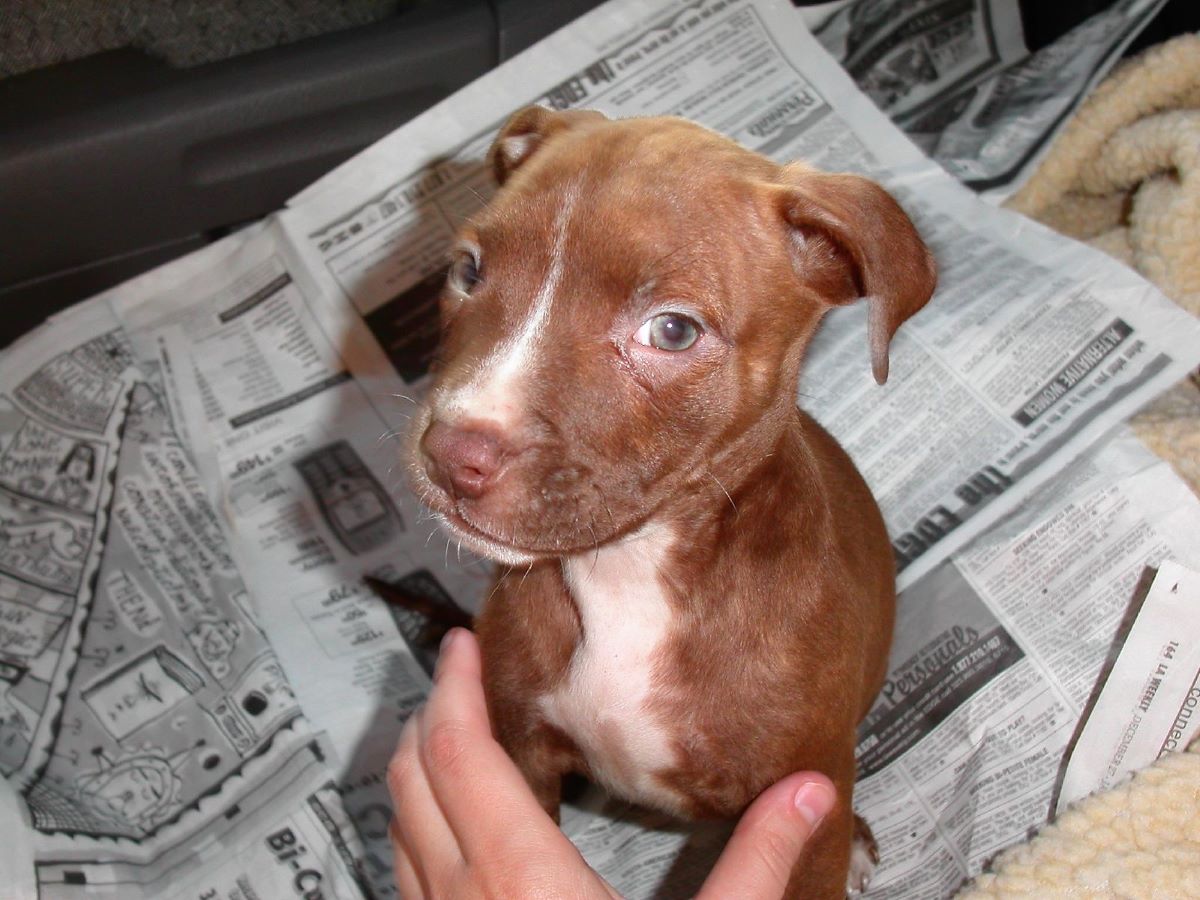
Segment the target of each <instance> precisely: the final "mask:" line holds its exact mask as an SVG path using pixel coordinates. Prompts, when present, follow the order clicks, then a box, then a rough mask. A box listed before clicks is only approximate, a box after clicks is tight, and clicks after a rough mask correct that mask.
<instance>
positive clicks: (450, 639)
mask: <svg viewBox="0 0 1200 900" xmlns="http://www.w3.org/2000/svg"><path fill="white" fill-rule="evenodd" d="M458 631H459V629H457V628H451V629H450V630H449V631H447V632H446V633H445V634H444V635H443V636H442V644H441V646H440V647H438V658H437V662H435V663H434V664H433V680H434V681H437V680H438V675H440V674H441V672H442V660H443V659H445V658H446V651H447V650H449V649H450V645H451V644H453V643H454V638H455V635H456V634H457V632H458Z"/></svg>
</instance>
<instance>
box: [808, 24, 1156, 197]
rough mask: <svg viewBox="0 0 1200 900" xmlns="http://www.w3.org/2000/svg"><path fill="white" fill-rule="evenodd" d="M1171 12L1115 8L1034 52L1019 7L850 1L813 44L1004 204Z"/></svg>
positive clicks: (939, 155)
mask: <svg viewBox="0 0 1200 900" xmlns="http://www.w3.org/2000/svg"><path fill="white" fill-rule="evenodd" d="M1164 3H1165V0H1117V2H1115V3H1112V4H1110V5H1109V6H1108V7H1107V8H1106V9H1102V10H1100V11H1099V12H1096V13H1094V14H1093V15H1092V16H1090V17H1089V18H1088V19H1086V20H1085V21H1083V22H1081V23H1080V24H1079V25H1077V26H1076V27H1075V28H1073V29H1071V30H1070V31H1069V32H1067V33H1066V34H1064V35H1062V36H1060V37H1059V38H1058V39H1057V40H1055V41H1054V42H1053V43H1051V44H1049V45H1047V46H1045V47H1042V48H1041V49H1039V50H1038V51H1037V52H1035V53H1032V54H1031V53H1029V52H1028V51H1027V50H1026V48H1025V44H1024V42H1023V40H1022V37H1021V21H1020V12H1019V9H1018V5H1017V3H1016V2H1015V0H997V2H989V0H972V2H968V3H962V2H958V0H932V2H931V0H925V2H918V3H913V2H911V0H854V2H852V3H849V4H848V5H846V6H844V7H842V8H841V9H838V10H837V11H836V12H835V13H834V14H833V15H832V16H830V17H828V19H827V20H826V21H824V22H823V23H821V24H820V25H819V26H818V27H817V28H816V30H815V34H816V36H817V39H818V40H820V42H821V44H822V45H823V46H824V47H825V49H827V50H829V51H830V53H831V54H832V55H833V56H834V57H835V58H836V59H838V60H839V61H840V62H841V63H842V65H844V66H845V67H846V68H847V69H848V70H849V72H850V73H851V75H852V76H853V78H854V80H855V81H856V82H857V83H858V85H859V87H860V88H862V89H863V91H864V92H865V93H866V94H867V95H868V96H869V97H870V98H871V99H872V100H873V101H875V103H876V104H877V105H878V106H879V108H880V109H881V110H883V111H884V112H885V113H887V114H888V115H889V116H890V117H891V118H892V119H893V121H895V122H896V124H897V125H899V126H900V127H901V128H902V129H904V131H905V133H906V134H908V136H909V137H910V138H912V139H913V141H915V142H916V143H917V145H918V146H919V147H920V148H921V149H922V150H924V151H925V152H926V153H928V154H929V155H930V156H931V157H933V159H935V160H936V161H937V162H938V163H940V164H941V165H942V166H943V167H945V169H946V170H947V171H948V172H950V174H952V175H954V176H955V177H957V178H958V179H960V180H961V181H963V182H964V183H965V184H967V185H968V186H970V187H971V188H972V189H974V190H976V191H978V192H980V193H981V194H982V195H983V196H984V197H986V198H988V199H989V200H991V201H994V202H1000V201H1002V200H1003V199H1005V198H1006V197H1008V196H1009V195H1010V194H1011V193H1013V192H1014V191H1015V190H1016V189H1017V188H1018V187H1020V186H1021V184H1022V183H1023V182H1024V181H1025V180H1026V179H1027V178H1028V177H1029V175H1030V174H1031V173H1032V171H1033V169H1034V168H1035V167H1036V166H1037V163H1038V162H1039V161H1040V160H1041V157H1042V155H1043V154H1044V152H1045V150H1046V149H1047V148H1048V147H1049V144H1050V141H1051V139H1052V138H1053V137H1054V135H1055V134H1057V132H1058V130H1059V129H1060V127H1061V126H1062V125H1063V123H1064V122H1065V121H1066V120H1067V118H1068V117H1069V116H1070V114H1071V113H1072V112H1073V111H1074V109H1075V108H1076V107H1077V106H1078V104H1079V102H1080V101H1081V100H1082V99H1083V97H1084V96H1086V94H1087V93H1088V91H1090V90H1091V89H1092V87H1094V86H1095V85H1096V84H1098V83H1099V82H1100V80H1101V79H1102V78H1103V77H1104V76H1105V75H1106V74H1107V73H1108V71H1109V70H1110V69H1111V68H1112V67H1113V65H1115V64H1116V62H1117V61H1118V60H1119V59H1120V57H1121V54H1122V53H1124V52H1125V48H1126V47H1128V46H1129V44H1130V42H1131V41H1133V39H1134V38H1135V37H1137V35H1138V34H1139V33H1140V32H1141V31H1142V29H1143V28H1145V27H1146V25H1147V24H1149V22H1150V20H1151V19H1153V18H1154V16H1155V15H1157V14H1158V12H1159V11H1160V10H1161V9H1162V7H1163V5H1164Z"/></svg>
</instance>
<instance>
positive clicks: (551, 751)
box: [475, 562, 585, 822]
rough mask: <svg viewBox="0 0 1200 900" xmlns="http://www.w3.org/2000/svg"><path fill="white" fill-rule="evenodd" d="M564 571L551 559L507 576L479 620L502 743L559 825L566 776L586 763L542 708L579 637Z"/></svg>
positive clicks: (490, 709) (490, 704)
mask: <svg viewBox="0 0 1200 900" xmlns="http://www.w3.org/2000/svg"><path fill="white" fill-rule="evenodd" d="M559 571H560V569H559V566H558V563H557V562H549V563H539V564H536V565H534V566H533V567H532V568H531V569H529V570H528V571H524V570H521V571H518V572H516V573H513V572H507V573H505V574H503V575H501V576H500V578H499V579H498V581H497V584H496V588H495V590H494V591H493V592H492V595H491V597H490V598H489V599H488V601H487V603H486V604H485V605H484V608H483V610H482V611H481V612H480V614H479V616H478V617H477V618H476V620H475V631H476V634H477V635H478V637H479V646H480V650H481V652H482V654H483V688H484V692H485V694H486V695H487V703H488V712H489V714H490V715H491V718H492V730H493V731H494V732H495V735H496V740H498V741H499V742H500V744H501V746H503V747H504V749H505V750H506V751H507V752H508V755H509V756H511V757H512V759H513V762H515V763H516V764H517V768H519V769H520V770H521V774H522V775H524V776H525V780H526V781H527V782H528V783H529V786H530V788H531V789H532V790H533V793H534V795H535V796H536V797H537V799H538V802H539V803H540V804H541V805H542V807H543V808H544V809H545V810H546V812H548V813H549V814H550V815H551V816H552V817H553V818H554V820H555V821H556V822H557V821H558V806H559V800H560V797H561V793H562V778H563V776H564V775H566V774H567V773H569V772H583V771H584V765H585V764H584V761H583V757H582V755H581V754H580V753H579V751H578V749H577V748H576V747H575V745H574V743H573V742H572V741H571V740H570V739H569V738H568V737H567V736H566V735H565V734H563V733H562V732H561V731H559V730H558V729H557V728H554V727H553V726H551V725H549V724H547V723H546V721H545V719H544V718H543V716H542V714H541V712H540V710H539V709H538V700H539V698H540V697H542V696H543V695H545V694H546V693H547V692H549V691H550V690H551V689H552V688H553V687H554V686H555V685H556V684H558V682H559V681H560V680H561V679H562V677H563V674H564V673H565V672H566V669H567V666H568V665H569V664H570V661H571V654H572V653H574V650H575V644H576V643H577V642H578V640H579V635H580V628H579V616H578V614H577V613H576V611H575V607H574V605H573V604H572V603H571V600H570V598H569V597H568V596H567V594H566V591H565V588H564V587H563V585H562V581H561V578H560V576H559Z"/></svg>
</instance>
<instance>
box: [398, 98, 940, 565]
mask: <svg viewBox="0 0 1200 900" xmlns="http://www.w3.org/2000/svg"><path fill="white" fill-rule="evenodd" d="M491 160H492V163H493V166H494V168H495V172H496V176H497V179H498V181H499V182H500V185H501V186H500V189H499V191H498V192H497V194H496V196H495V198H494V199H493V201H492V203H491V204H490V205H489V206H488V207H487V208H486V209H484V210H483V211H482V212H481V213H479V214H478V215H477V216H475V217H474V218H473V219H472V220H471V222H470V223H469V224H467V225H466V226H465V227H464V228H463V229H462V231H461V233H460V234H459V237H458V240H457V242H456V244H455V245H454V248H453V250H452V259H451V265H450V272H449V276H448V279H447V285H446V289H445V291H444V293H443V296H442V322H443V335H442V352H441V361H440V363H439V364H438V366H437V368H436V370H435V374H436V380H435V384H434V386H433V388H432V390H431V392H430V394H429V396H428V399H427V402H426V403H425V404H424V405H423V406H422V408H421V409H420V410H419V411H418V413H417V415H416V416H414V420H413V427H412V429H411V431H410V441H409V445H408V447H407V449H406V452H407V454H408V457H409V472H410V475H411V479H412V482H413V485H414V487H415V488H416V490H417V492H418V495H419V496H420V497H421V498H422V499H423V501H424V502H425V503H426V504H427V505H428V506H429V507H430V508H431V509H432V510H433V511H434V512H435V513H437V514H439V515H440V516H441V517H442V518H443V519H444V520H445V523H446V525H447V526H448V528H449V529H450V530H451V531H452V532H453V533H454V534H455V535H456V536H458V537H459V538H460V539H461V540H462V541H463V543H464V544H466V545H467V546H469V547H471V548H472V549H474V550H475V551H477V552H479V553H482V554H484V555H486V556H491V557H492V558H495V559H498V560H500V561H502V562H508V563H512V564H515V563H521V562H528V561H531V560H533V559H536V558H539V557H544V556H558V555H563V554H567V553H572V552H577V551H583V550H586V549H589V548H591V547H593V546H595V545H596V544H598V543H603V542H605V541H607V540H610V539H612V538H614V537H616V536H619V535H621V534H624V533H626V532H628V531H630V530H632V529H634V528H636V527H638V526H639V525H641V524H642V523H644V522H645V521H647V520H648V519H649V518H650V517H651V516H652V515H653V514H654V513H655V511H656V510H659V509H661V508H663V507H664V505H668V504H670V503H672V502H673V501H674V500H677V499H679V498H682V497H685V496H690V495H694V494H696V493H697V492H704V493H705V494H708V495H712V496H721V495H720V494H719V493H717V492H718V491H719V490H720V489H721V488H724V489H727V490H733V489H735V486H736V485H738V484H740V483H741V482H742V481H743V480H744V479H745V478H746V477H748V474H749V473H750V472H751V471H752V470H753V469H754V468H755V467H756V466H758V465H759V464H760V463H761V461H762V460H763V458H764V457H765V456H766V455H767V454H769V453H770V451H771V449H772V447H773V446H774V445H775V443H776V442H778V440H779V437H780V434H781V433H782V430H783V429H784V428H785V427H786V426H787V423H788V422H789V421H790V418H791V416H793V415H794V412H793V404H794V402H795V401H794V397H795V387H796V379H797V377H798V373H799V368H800V361H801V357H802V355H803V351H804V347H805V346H806V344H807V343H808V340H809V338H810V337H811V336H812V334H813V332H814V330H815V329H816V326H817V323H818V321H819V319H820V317H821V315H822V314H823V313H824V312H825V311H826V310H827V309H828V308H830V307H831V306H833V305H837V304H844V303H849V302H852V301H854V300H855V299H857V298H859V297H869V298H870V301H869V302H870V304H871V309H870V316H869V321H870V335H869V344H870V354H871V360H872V367H873V369H874V372H875V376H876V378H877V379H878V380H879V381H880V382H882V381H883V380H884V379H885V378H886V377H887V347H888V342H889V340H890V339H891V337H892V334H893V333H894V332H895V330H896V328H897V327H899V325H900V324H901V323H902V322H903V321H904V320H905V319H906V318H908V317H909V316H910V315H912V314H913V313H914V312H916V311H917V310H918V309H919V308H920V307H921V306H922V305H924V303H925V302H926V300H927V299H928V298H929V295H930V294H931V292H932V290H933V286H934V280H935V276H934V266H933V263H932V260H931V258H930V256H929V254H928V252H927V250H926V249H925V246H924V245H923V244H922V243H921V240H920V238H919V237H918V236H917V234H916V232H915V230H914V228H913V226H912V223H911V222H910V221H909V219H908V217H907V216H906V215H905V214H904V213H903V211H902V210H901V209H900V207H899V206H898V205H897V204H896V203H895V201H894V200H893V199H892V198H891V197H890V196H889V195H888V194H887V193H886V192H884V191H883V190H882V189H881V188H880V187H878V186H877V185H875V184H874V183H873V182H870V181H867V180H865V179H863V178H859V177H857V176H853V175H829V174H824V173H821V172H817V171H815V170H813V169H810V168H808V167H807V166H804V165H802V164H793V165H788V166H782V167H781V166H778V165H776V164H775V163H773V162H771V161H770V160H768V159H766V158H764V157H762V156H759V155H757V154H755V153H752V152H750V151H748V150H745V149H744V148H742V147H740V146H738V145H737V144H735V143H734V142H732V141H730V140H727V139H725V138H723V137H721V136H719V135H717V134H714V133H713V132H710V131H708V130H706V129H704V128H701V127H699V126H697V125H694V124H691V123H689V122H686V121H683V120H680V119H629V120H623V121H610V120H608V119H606V118H605V117H604V116H602V115H600V114H599V113H594V112H569V113H561V114H556V113H552V112H549V111H547V110H545V109H541V108H537V107H533V108H529V109H525V110H523V111H521V112H519V113H517V114H516V115H515V116H513V118H512V119H510V120H509V122H508V123H507V125H505V127H504V128H503V129H502V130H501V132H500V135H499V136H498V137H497V140H496V143H495V144H494V145H493V147H492V151H491ZM718 484H719V486H718ZM722 499H723V498H722Z"/></svg>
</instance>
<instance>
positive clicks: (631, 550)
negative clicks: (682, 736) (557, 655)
mask: <svg viewBox="0 0 1200 900" xmlns="http://www.w3.org/2000/svg"><path fill="white" fill-rule="evenodd" d="M672 537H673V536H672V535H671V534H670V532H669V531H666V530H665V529H655V530H646V531H643V532H641V533H639V534H637V535H634V536H633V537H631V538H629V539H627V540H625V541H623V542H622V543H620V544H614V545H611V546H608V547H605V548H603V549H601V550H600V551H599V552H598V553H595V554H592V553H588V554H583V555H582V556H579V557H573V558H571V559H569V560H567V561H566V562H565V563H564V565H563V571H564V575H565V576H566V580H567V586H568V588H569V589H570V591H571V594H572V596H573V597H574V599H575V603H576V605H577V606H578V608H579V615H580V620H581V623H582V625H583V637H582V640H581V641H580V644H579V646H578V647H577V648H576V649H575V654H574V656H572V658H571V664H570V668H569V669H568V670H567V676H566V678H565V679H564V680H563V683H562V684H561V685H560V686H559V687H558V689H557V690H555V691H554V692H552V693H550V694H547V695H545V696H543V697H542V698H541V707H542V712H543V714H544V715H545V716H546V719H547V721H549V722H550V723H551V724H553V725H556V726H557V727H559V728H561V729H562V730H563V731H564V732H566V733H567V734H568V735H569V736H570V737H571V739H572V740H574V741H575V743H576V744H577V745H578V746H579V748H580V750H581V751H582V752H583V754H584V756H585V757H586V758H587V760H588V764H589V766H590V767H591V769H592V774H593V776H594V777H595V779H596V780H597V781H599V782H600V783H601V784H603V785H604V786H605V787H606V788H608V789H609V790H610V791H612V792H613V793H615V794H618V795H620V796H623V797H626V798H628V799H631V800H636V801H641V802H645V803H650V804H652V805H655V806H660V807H662V806H666V807H668V808H672V807H675V806H676V805H677V803H678V801H677V799H676V798H675V797H674V796H673V795H672V794H671V793H670V792H669V791H668V790H667V789H666V788H664V787H662V786H661V785H659V784H658V783H657V781H656V780H655V779H654V778H653V775H654V773H655V772H658V771H660V770H662V769H667V768H670V767H672V766H673V765H675V763H676V759H675V754H674V751H673V749H672V745H671V740H670V735H669V734H668V733H667V731H666V729H664V728H663V726H662V725H661V724H660V723H659V722H658V721H657V720H656V719H654V718H652V717H651V716H650V715H649V713H648V711H647V709H646V701H647V699H648V698H649V697H650V695H651V693H652V692H653V690H654V671H655V665H656V663H657V662H658V661H659V655H660V654H659V651H660V650H661V648H662V645H663V643H664V640H665V639H666V637H667V636H668V634H669V633H670V629H671V627H672V612H671V608H670V605H669V603H668V602H667V598H666V594H665V592H664V589H663V584H662V580H661V578H660V576H659V566H660V563H661V561H662V560H663V558H664V557H665V554H666V552H667V550H668V549H669V547H670V545H671V543H672Z"/></svg>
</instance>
